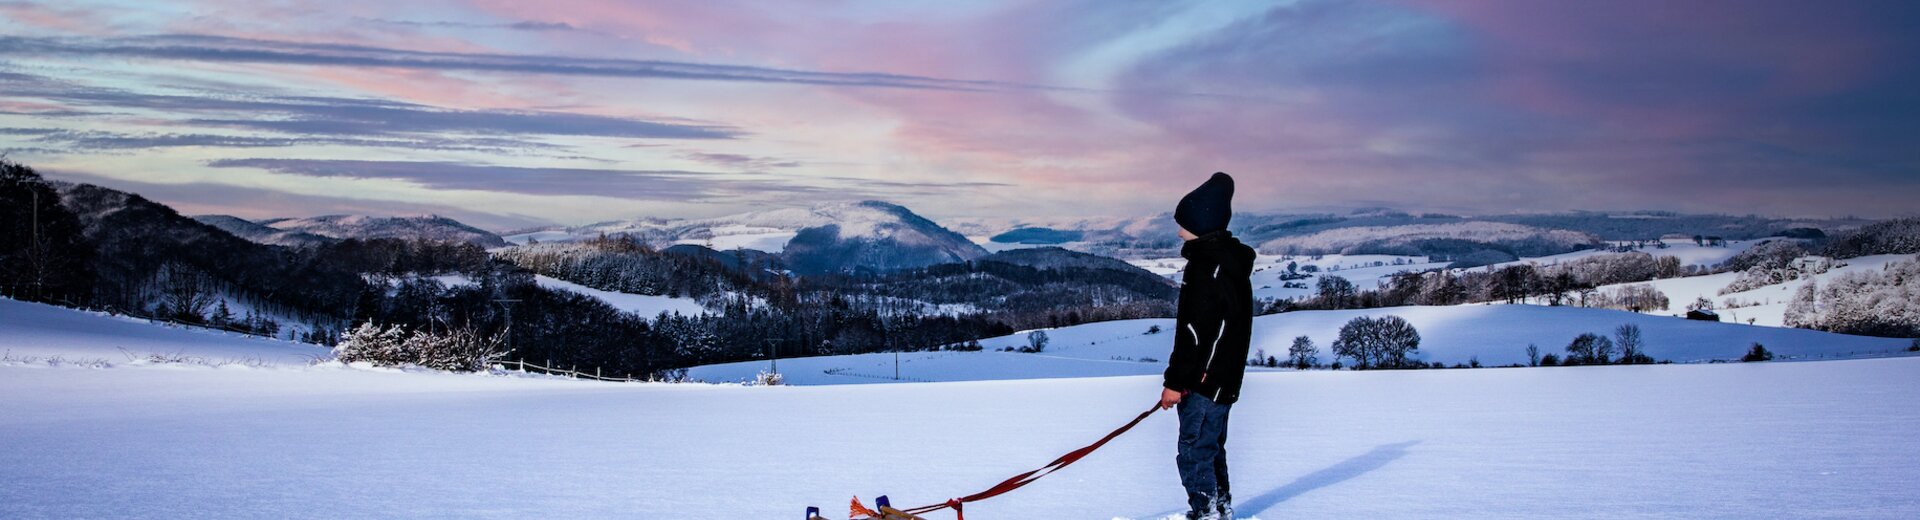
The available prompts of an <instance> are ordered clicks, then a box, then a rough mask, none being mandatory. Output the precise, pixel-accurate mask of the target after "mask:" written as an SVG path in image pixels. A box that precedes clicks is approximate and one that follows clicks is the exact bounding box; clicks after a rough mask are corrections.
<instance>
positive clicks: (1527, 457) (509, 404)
mask: <svg viewBox="0 0 1920 520" xmlns="http://www.w3.org/2000/svg"><path fill="white" fill-rule="evenodd" d="M1484 308H1485V309H1489V310H1498V309H1507V310H1506V311H1500V312H1514V311H1513V309H1520V310H1529V309H1531V310H1533V311H1549V310H1558V309H1546V308H1529V307H1524V306H1488V307H1484ZM1300 314H1304V313H1300ZM1620 314H1624V313H1620ZM1628 316H1633V315H1628ZM1546 317H1549V318H1550V317H1552V316H1546ZM1643 318H1644V319H1658V318H1654V317H1643ZM1120 323H1121V324H1125V325H1134V326H1144V322H1131V323H1129V322H1120ZM1416 323H1418V322H1417V321H1416ZM1121 324H1116V325H1107V326H1106V327H1111V328H1113V329H1114V330H1111V331H1107V332H1112V333H1121V332H1123V331H1122V330H1121ZM1695 325H1698V326H1707V327H1720V328H1734V327H1735V326H1732V325H1714V324H1695ZM1094 328H1102V327H1094ZM1127 328H1132V327H1127ZM1745 328H1748V329H1756V330H1772V331H1780V330H1781V329H1764V328H1756V327H1745ZM1087 332H1089V333H1091V332H1094V331H1092V330H1088V331H1087ZM1802 332H1804V331H1802ZM1075 334H1076V333H1075V332H1074V331H1073V330H1072V329H1059V330H1056V331H1053V335H1054V340H1053V341H1054V346H1053V347H1050V348H1049V354H1042V355H1033V354H995V355H992V356H997V357H996V359H1003V360H1019V361H1022V363H1011V364H1009V365H1008V369H1009V370H1018V369H1019V367H1024V366H1034V365H1035V363H1034V361H1036V360H1044V359H1055V360H1062V361H1061V362H1069V361H1073V360H1074V359H1076V358H1074V357H1071V356H1079V357H1080V359H1086V360H1088V361H1080V363H1083V364H1081V365H1075V366H1077V367H1084V366H1091V364H1092V363H1093V361H1091V359H1092V358H1096V357H1098V356H1099V355H1101V354H1102V353H1103V352H1102V351H1101V350H1100V349H1101V348H1102V347H1103V346H1108V345H1121V344H1125V343H1127V342H1128V340H1124V339H1108V340H1105V341H1104V342H1103V343H1101V344H1100V345H1093V346H1087V345H1079V344H1077V343H1078V342H1080V341H1082V340H1100V339H1102V338H1099V337H1095V336H1094V335H1089V336H1087V337H1085V338H1079V337H1076V336H1075ZM1812 334H1817V333H1812ZM1654 337H1655V336H1654V335H1653V334H1651V331H1650V334H1649V339H1653V338H1654ZM1014 339H1018V338H1005V339H1000V340H995V343H997V342H1003V341H1012V340H1014ZM1163 339H1165V337H1164V336H1160V337H1151V340H1152V341H1156V342H1157V341H1160V340H1163ZM125 345H137V346H139V348H144V349H152V350H155V351H161V352H182V353H186V354H190V355H198V356H210V355H236V356H237V355H241V354H253V353H262V356H264V353H268V352H284V353H292V352H311V351H317V350H319V349H317V348H314V347H304V346H298V345H292V344H286V343H280V342H274V341H270V340H250V339H245V338H236V337H228V336H225V335H221V334H210V333H201V332H195V331H187V330H178V329H168V328H163V327H157V326H152V325H147V324H144V323H139V322H131V321H126V320H121V319H117V318H111V317H106V316H100V315H95V314H89V313H81V312H77V311H71V310H65V309H57V308H52V307H47V306H41V305H37V304H26V303H19V302H12V301H5V300H0V349H7V350H12V351H15V352H19V351H22V350H24V349H30V348H31V349H37V350H36V351H37V352H39V353H41V354H43V355H62V356H68V357H77V356H86V355H89V354H93V353H102V355H103V356H104V355H107V354H112V353H117V352H118V351H117V350H116V349H115V347H116V346H125ZM1656 346H1657V343H1656ZM965 355H974V356H989V354H988V353H976V354H953V356H955V357H958V356H965ZM300 357H301V358H304V356H300ZM289 358H290V359H291V358H293V356H291V355H289ZM980 359H988V357H982V358H980ZM1041 363H1045V361H1042V362H1041ZM1108 364H1111V365H1116V366H1141V367H1150V366H1153V364H1150V363H1139V362H1110V363H1108ZM782 366H783V369H784V368H785V367H786V366H788V365H787V364H783V365H782ZM1076 370H1078V368H1076ZM1002 375H1003V376H1004V377H1021V373H1019V372H1017V371H1009V372H1006V373H1003V374H1002ZM1915 380H1920V358H1889V359H1869V360H1849V361H1828V362H1808V363H1778V362H1776V363H1757V364H1756V363H1747V364H1725V365H1658V366H1615V367H1579V368H1536V369H1483V370H1424V371H1390V372H1349V371H1338V372H1335V371H1307V372H1292V371H1266V372H1258V373H1253V374H1249V376H1248V379H1247V384H1246V390H1245V392H1244V396H1245V397H1244V398H1243V400H1242V401H1241V403H1240V404H1238V405H1236V413H1235V414H1234V415H1235V419H1234V421H1233V426H1232V427H1233V433H1232V436H1231V438H1232V440H1231V441H1230V442H1229V445H1228V446H1229V450H1230V453H1231V454H1232V455H1231V457H1232V459H1231V460H1232V461H1233V475H1234V489H1235V495H1236V497H1237V504H1238V507H1239V510H1240V511H1241V512H1242V513H1244V514H1246V515H1249V516H1256V517H1261V518H1293V517H1306V518H1559V517H1588V518H1619V517H1633V518H1778V517H1820V518H1913V517H1915V516H1916V515H1920V498H1916V496H1915V495H1914V494H1913V493H1912V492H1911V487H1912V484H1913V483H1915V482H1920V463H1917V462H1920V460H1916V455H1915V454H1914V452H1913V450H1912V449H1911V445H1912V443H1911V439H1910V437H1911V435H1912V432H1913V431H1916V429H1920V408H1916V407H1914V406H1912V403H1914V402H1916V400H1920V385H1915V384H1913V382H1914V381H1915ZM1158 391H1159V379H1158V377H1155V376H1151V375H1148V376H1134V377H1106V378H1067V379H1059V378H1056V379H1033V380H1001V381H974V382H949V383H929V384H894V385H835V386H789V387H745V386H736V385H704V384H678V385H675V384H620V383H595V382H581V381H571V380H560V379H550V378H530V377H505V376H500V375H454V374H443V373H422V372H402V371H393V370H376V369H358V368H350V367H345V366H341V365H337V364H328V365H318V366H307V365H305V364H303V363H285V364H280V365H278V366H275V367H266V368H260V367H247V366H232V365H229V366H224V367H220V368H213V367H207V366H201V365H194V364H116V366H115V367H113V368H86V367H82V366H76V365H64V364H63V365H58V366H50V365H49V364H48V363H45V362H44V361H18V360H15V361H6V362H0V396H5V397H4V398H0V439H6V442H0V518H23V519H24V518H179V517H195V518H260V517H272V518H417V517H436V518H445V517H458V518H525V517H561V518H616V517H617V518H710V517H717V518H789V517H793V516H796V515H798V514H799V513H800V511H801V509H802V508H804V507H805V506H807V505H819V506H822V507H823V508H825V509H826V510H827V511H828V512H829V513H837V512H838V511H840V510H841V509H840V508H842V507H844V504H845V503H846V502H845V500H846V499H847V497H848V496H850V495H854V494H858V495H860V496H862V497H865V498H867V499H868V500H869V503H871V499H872V498H873V496H874V495H878V494H888V495H891V496H892V497H894V498H895V500H896V503H900V504H914V505H917V504H921V503H932V502H939V501H942V500H944V499H946V498H949V497H953V496H959V495H963V494H967V493H972V492H975V491H978V490H980V489H982V488H985V487H986V486H989V485H991V484H992V483H994V482H998V481H999V480H1000V479H1003V478H1005V477H1007V476H1010V475H1012V474H1014V473H1018V472H1020V471H1025V470H1027V469H1030V468H1033V467H1036V466H1038V465H1040V464H1042V463H1044V462H1045V461H1047V460H1051V459H1052V458H1053V457H1055V456H1057V455H1059V454H1060V453H1063V452H1066V451H1068V450H1070V449H1073V448H1076V447H1079V446H1080V445H1083V444H1085V443H1087V442H1090V441H1091V440H1093V439H1094V438H1097V437H1098V436H1099V435H1101V434H1103V433H1105V432H1106V431H1107V430H1109V429H1111V428H1113V427H1115V426H1118V425H1119V424H1120V423H1121V422H1124V421H1125V420H1126V419H1127V418H1129V417H1131V416H1132V415H1133V414H1135V413H1137V412H1138V411H1140V410H1142V409H1144V408H1145V407H1146V406H1147V405H1148V403H1149V402H1150V401H1151V400H1152V399H1153V398H1154V397H1155V396H1157V394H1158ZM1174 435H1175V432H1174V420H1173V417H1172V416H1171V414H1165V413H1163V414H1161V415H1158V416H1156V417H1153V418H1151V419H1149V420H1148V421H1147V422H1146V423H1145V424H1143V425H1142V426H1141V427H1139V428H1138V429H1136V430H1135V431H1134V432H1132V433H1129V434H1128V435H1126V436H1124V437H1121V438H1120V439H1118V440H1116V441H1114V442H1113V443H1111V444H1109V445H1107V447H1105V448H1103V449H1102V450H1101V451H1099V452H1096V453H1094V454H1093V455H1092V456H1090V457H1088V458H1087V459H1086V460H1083V461H1081V462H1080V463H1079V464H1077V465H1075V466H1073V467H1070V468H1067V469H1065V470H1063V471H1062V472H1060V473H1057V474H1055V475H1053V476H1051V477H1049V478H1047V479H1045V480H1042V481H1040V482H1038V483H1035V484H1034V485H1032V486H1029V487H1027V488H1024V489H1021V490H1019V491H1016V492H1013V493H1010V494H1007V495H1004V496H1001V497H998V498H995V499H992V500H988V501H985V502H980V503H975V504H971V505H969V506H967V510H968V513H970V514H971V515H972V517H974V518H1093V519H1108V518H1143V519H1144V518H1163V517H1166V516H1167V515H1170V514H1173V513H1175V512H1177V510H1178V508H1179V507H1180V505H1181V502H1182V495H1181V491H1180V488H1179V483H1178V479H1177V477H1176V476H1175V474H1174V471H1173V461H1172V458H1173V443H1174ZM934 518H948V517H946V516H944V514H937V515H935V516H934Z"/></svg>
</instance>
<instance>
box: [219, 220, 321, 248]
mask: <svg viewBox="0 0 1920 520" xmlns="http://www.w3.org/2000/svg"><path fill="white" fill-rule="evenodd" d="M193 220H196V221H199V222H200V223H201V224H206V225H209V226H213V227H217V228H220V230H221V231H225V232H228V233H232V234H233V236H237V237H240V238H244V239H247V240H250V241H253V242H257V243H261V244H270V245H276V246H307V245H314V244H323V243H327V242H331V241H333V239H332V238H328V237H323V236H320V235H315V234H313V233H308V232H305V231H287V230H281V229H275V228H272V227H268V226H264V225H260V224H259V223H256V222H254V221H251V220H247V219H243V218H240V217H235V216H232V215H195V216H194V217H193Z"/></svg>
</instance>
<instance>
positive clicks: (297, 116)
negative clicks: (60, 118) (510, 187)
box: [0, 73, 742, 139]
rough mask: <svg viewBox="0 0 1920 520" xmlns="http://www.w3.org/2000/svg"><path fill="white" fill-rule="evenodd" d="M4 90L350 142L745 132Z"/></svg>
mask: <svg viewBox="0 0 1920 520" xmlns="http://www.w3.org/2000/svg"><path fill="white" fill-rule="evenodd" d="M0 88H4V89H6V92H7V95H9V96H13V97H18V98H40V99H45V100H49V101H54V102H59V103H64V104H69V105H77V106H80V107H88V108H104V109H116V110H126V109H145V110H153V111H162V112H167V113H171V114H181V115H197V116H198V117H191V118H189V119H187V120H186V121H184V122H186V123H189V124H196V125H203V126H216V127H227V128H242V129H252V130H267V131H274V132H282V133H289V134H303V135H334V136H347V137H378V136H389V137H391V136H408V135H421V134H436V133H452V134H475V135H561V136H591V137H624V138H649V139H732V138H735V137H738V136H740V135H742V132H741V131H740V130H739V129H736V128H731V127H727V126H722V125H714V124H699V123H680V122H662V121H649V120H644V119H635V118H627V117H615V116H603V115H593V114H576V113H568V112H553V111H538V110H450V109H443V108H438V107H432V106H427V105H419V104H414V103H405V102H398V101H389V100H380V99H363V98H343V97H326V96H271V95H258V96H219V97H216V96H211V95H207V96H201V95H181V94H167V93H157V92H136V91H132V90H123V89H114V88H102V87H93V86H87V85H81V84H77V83H74V82H69V81H63V80H58V79H54V78H48V77H44V76H37V75H31V74H21V73H0Z"/></svg>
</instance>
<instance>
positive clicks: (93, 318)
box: [0, 298, 329, 516]
mask: <svg viewBox="0 0 1920 520" xmlns="http://www.w3.org/2000/svg"><path fill="white" fill-rule="evenodd" d="M0 355H4V357H7V358H13V359H22V358H49V357H55V356H58V357H61V358H64V359H66V360H69V361H76V360H77V361H99V360H105V361H109V362H114V363H123V362H128V361H131V360H132V358H142V357H148V356H151V355H160V356H166V357H177V356H191V357H198V358H202V359H205V360H207V361H212V362H221V361H236V362H244V361H262V362H266V363H272V364H277V365H305V364H307V363H309V362H311V361H313V360H314V359H316V358H319V357H325V356H329V350H328V349H327V348H325V347H319V346H314V345H308V344H305V343H294V342H290V341H279V340H272V339H266V338H260V337H254V336H247V335H244V334H238V333H232V332H225V331H218V330H211V329H201V328H193V327H180V326H164V325H157V324H154V323H151V322H148V321H147V320H143V319H139V318H133V317H126V316H108V315H106V314H104V313H94V312H86V311H79V310H74V309H68V308H65V307H56V306H52V305H46V304H40V303H30V302H23V301H18V300H10V299H5V298H0ZM3 467H5V466H4V465H0V468H3ZM0 516H4V515H0Z"/></svg>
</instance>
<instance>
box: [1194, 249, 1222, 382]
mask: <svg viewBox="0 0 1920 520" xmlns="http://www.w3.org/2000/svg"><path fill="white" fill-rule="evenodd" d="M1213 279H1214V280H1219V279H1220V266H1217V265H1216V266H1213ZM1187 328H1188V329H1192V328H1193V324H1192V323H1188V324H1187ZM1226 334H1227V319H1226V318H1224V317H1222V318H1220V331H1219V332H1215V333H1214V334H1213V347H1212V348H1209V349H1207V364H1205V365H1200V380H1201V381H1206V380H1207V370H1210V369H1212V368H1213V356H1215V355H1217V354H1219V353H1220V336H1224V335H1226ZM1193 341H1194V342H1195V343H1199V342H1200V336H1199V335H1198V334H1195V335H1194V336H1193ZM1214 395H1216V396H1217V395H1220V392H1214Z"/></svg>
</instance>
